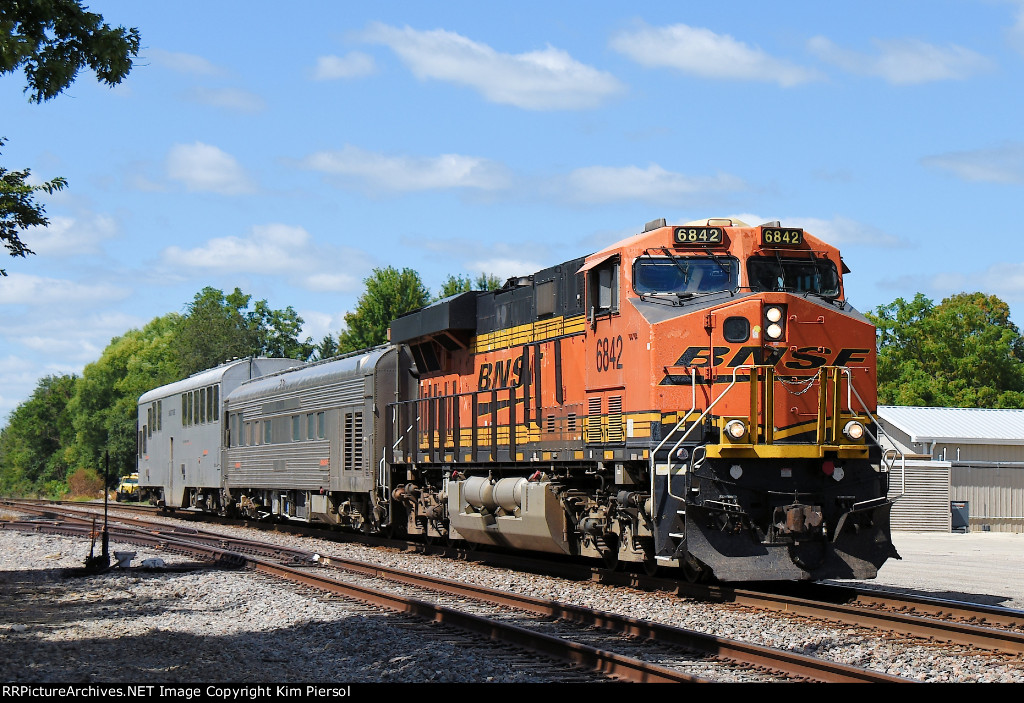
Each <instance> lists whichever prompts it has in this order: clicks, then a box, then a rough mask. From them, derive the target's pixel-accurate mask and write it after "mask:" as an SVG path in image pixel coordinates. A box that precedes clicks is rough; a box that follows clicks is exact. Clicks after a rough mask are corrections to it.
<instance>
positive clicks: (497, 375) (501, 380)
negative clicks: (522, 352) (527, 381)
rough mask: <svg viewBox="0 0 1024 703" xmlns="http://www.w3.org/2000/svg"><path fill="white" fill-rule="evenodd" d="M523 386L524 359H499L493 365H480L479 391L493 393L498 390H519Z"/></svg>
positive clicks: (486, 363)
mask: <svg viewBox="0 0 1024 703" xmlns="http://www.w3.org/2000/svg"><path fill="white" fill-rule="evenodd" d="M521 385H523V357H521V356H517V357H516V358H514V359H498V360H497V361H495V362H494V363H493V364H492V363H491V362H489V361H485V362H484V363H482V364H480V374H479V376H478V377H477V390H481V391H493V390H495V389H498V388H518V387H519V386H521Z"/></svg>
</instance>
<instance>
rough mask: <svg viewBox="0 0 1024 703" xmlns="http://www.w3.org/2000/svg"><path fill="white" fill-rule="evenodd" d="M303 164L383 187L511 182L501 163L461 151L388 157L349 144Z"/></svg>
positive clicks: (489, 186)
mask: <svg viewBox="0 0 1024 703" xmlns="http://www.w3.org/2000/svg"><path fill="white" fill-rule="evenodd" d="M302 163H303V165H304V166H305V167H306V168H309V169H312V170H314V171H321V172H323V173H327V174H331V175H337V176H343V177H345V178H349V179H354V180H355V181H358V182H361V183H363V184H365V185H368V186H370V187H372V188H380V189H384V190H398V191H416V190H438V189H446V188H476V189H480V190H498V189H501V188H505V187H507V186H508V182H509V177H508V174H507V173H506V170H505V168H504V167H503V166H502V165H500V164H498V163H496V162H494V161H490V160H488V159H483V158H480V157H476V156H463V155H461V154H442V155H440V156H435V157H415V156H388V155H384V154H378V153H375V152H372V151H365V150H363V149H359V148H358V147H354V146H350V145H346V146H345V147H344V148H342V149H341V150H339V151H320V152H317V153H315V154H311V155H310V156H307V157H306V158H305V159H304V160H303V162H302Z"/></svg>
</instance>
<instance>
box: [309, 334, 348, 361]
mask: <svg viewBox="0 0 1024 703" xmlns="http://www.w3.org/2000/svg"><path fill="white" fill-rule="evenodd" d="M340 353H341V352H340V351H339V349H338V340H337V339H335V338H334V335H333V334H326V335H324V338H323V339H321V340H320V343H319V344H317V345H316V346H315V347H314V348H313V353H312V354H311V355H310V356H309V359H310V360H311V361H319V360H322V359H330V358H331V357H332V356H336V355H337V354H340Z"/></svg>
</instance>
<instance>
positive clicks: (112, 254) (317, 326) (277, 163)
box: [0, 0, 1024, 418]
mask: <svg viewBox="0 0 1024 703" xmlns="http://www.w3.org/2000/svg"><path fill="white" fill-rule="evenodd" d="M89 5H90V8H91V9H92V10H93V11H95V12H99V13H101V14H102V15H104V17H105V19H106V20H107V21H108V22H110V23H112V24H121V25H127V26H133V27H138V29H139V30H140V32H141V35H142V47H143V48H142V50H141V51H140V55H139V58H138V61H137V64H136V67H135V69H134V70H133V72H132V73H131V75H130V77H129V78H128V79H127V80H126V81H125V82H124V83H123V84H121V85H120V86H117V87H115V88H112V89H111V88H107V87H105V86H102V85H101V84H99V83H98V82H97V81H95V80H94V77H93V76H92V74H90V73H88V72H83V73H82V74H81V75H80V76H79V78H78V80H77V82H76V83H75V84H74V85H73V86H72V87H71V89H70V90H68V91H67V92H66V93H65V94H63V95H62V96H60V97H58V98H57V99H55V100H53V101H50V102H49V103H46V104H43V105H31V104H29V103H28V101H27V97H26V95H25V94H24V93H23V92H22V90H23V88H24V78H23V75H22V74H11V75H7V76H5V77H3V78H0V100H2V105H3V120H2V127H0V136H4V137H6V138H7V139H8V143H7V145H6V146H5V147H4V148H3V153H2V157H0V158H2V163H3V165H4V166H6V167H7V168H11V169H15V168H26V167H27V168H30V169H32V172H33V176H34V177H36V178H37V180H38V181H42V180H47V179H50V178H53V177H54V176H58V175H60V176H64V177H66V178H67V179H68V181H69V188H68V189H67V190H65V191H64V192H62V193H59V194H56V195H54V196H50V197H47V198H46V200H45V202H46V205H47V213H48V215H49V217H50V220H51V224H50V227H49V228H47V229H46V230H45V231H32V232H29V233H28V234H27V235H26V236H25V237H24V240H25V242H26V243H27V244H28V245H29V246H30V247H31V248H32V249H34V250H35V251H36V252H37V255H36V256H32V257H29V258H27V259H11V258H9V257H7V258H5V260H4V261H3V263H2V266H3V268H6V269H7V272H8V274H9V275H8V277H6V278H3V279H0V316H2V317H0V319H2V320H3V325H2V327H0V418H2V417H4V416H6V415H7V413H9V412H10V410H12V409H13V408H14V407H15V406H16V405H17V404H18V403H20V402H22V401H23V400H25V399H26V398H27V397H28V396H29V395H30V394H31V392H32V390H33V389H34V387H35V385H36V382H37V380H38V379H39V378H40V377H42V376H44V375H47V374H53V373H72V372H74V373H80V372H81V370H82V368H83V367H84V366H85V364H87V363H89V362H91V361H94V360H95V359H97V358H98V357H99V355H100V353H101V352H102V350H103V348H104V347H105V346H106V345H107V343H108V342H109V341H110V339H111V338H112V337H115V336H117V335H120V334H122V333H124V332H125V331H127V330H128V329H131V328H137V327H141V326H142V325H144V324H145V323H146V322H148V321H149V320H151V319H152V318H154V317H157V316H160V315H163V314H166V313H168V312H172V311H178V312H180V311H182V310H183V309H184V308H185V306H186V305H187V304H188V302H189V301H191V299H192V297H193V296H194V295H195V293H196V292H198V291H199V290H201V289H202V288H203V287H204V286H208V285H210V286H214V287H217V288H221V289H223V290H225V291H230V290H231V289H232V288H234V287H235V286H238V287H240V288H242V290H244V291H245V292H246V293H250V294H252V295H253V296H254V299H266V300H267V301H268V302H269V303H270V304H271V305H272V306H274V307H279V308H283V307H286V306H288V305H291V306H293V307H294V308H295V309H296V310H297V311H298V312H299V314H300V315H301V316H302V317H303V318H304V319H305V320H306V328H305V334H306V335H308V336H311V337H313V338H314V339H316V340H319V339H320V338H321V337H322V336H323V335H324V334H327V333H328V332H331V333H336V332H337V331H338V330H339V329H341V327H342V324H343V316H344V314H345V312H346V311H349V310H351V309H352V308H353V307H354V304H355V301H356V299H357V298H358V296H359V294H360V292H361V289H362V280H363V279H364V278H365V277H366V276H367V275H369V273H370V272H371V270H372V269H373V268H374V267H378V266H386V265H393V266H396V267H399V268H401V267H411V268H414V269H416V270H417V271H419V272H420V274H421V275H422V277H423V279H424V282H425V283H426V285H427V286H428V287H429V288H431V289H432V290H437V289H438V288H439V287H440V284H441V281H442V280H443V279H444V278H445V277H446V276H447V275H448V274H462V275H475V274H477V273H480V272H488V273H494V274H497V275H499V276H501V277H505V276H509V275H513V274H527V273H532V272H533V271H535V270H537V269H539V268H542V267H544V266H548V265H551V264H554V263H558V262H561V261H564V260H566V259H569V258H572V257H575V256H580V255H583V254H587V253H590V252H591V251H594V250H596V249H598V248H600V247H602V246H604V245H605V244H608V243H611V242H613V241H615V240H617V239H619V238H621V237H623V236H627V235H629V234H633V233H635V232H637V231H640V230H642V228H643V224H644V223H645V222H647V221H648V220H652V219H655V218H658V217H666V218H667V219H668V220H669V221H670V222H684V221H688V220H692V219H697V218H704V217H724V216H737V217H740V218H742V219H744V220H746V221H748V222H749V223H751V224H758V223H760V222H763V221H767V220H775V219H778V220H781V221H782V222H783V224H786V225H791V226H803V227H805V228H806V229H807V230H808V231H810V232H812V233H813V234H816V235H817V236H819V237H822V238H824V239H825V240H827V241H829V242H830V243H832V244H835V245H836V246H838V247H840V249H841V250H842V251H843V256H844V259H845V261H846V262H847V264H848V265H849V266H850V268H851V269H852V271H853V273H852V274H851V275H850V276H849V277H848V278H847V288H846V290H847V294H848V297H849V298H850V300H851V302H852V303H853V304H854V306H855V307H857V308H859V309H861V310H871V309H873V308H874V307H875V306H878V305H882V304H886V303H889V302H891V301H893V300H894V299H895V298H897V297H905V298H907V297H912V296H913V295H914V294H915V293H917V292H922V293H924V294H926V295H928V296H929V297H932V298H933V299H935V300H940V299H941V298H943V297H945V296H947V295H950V294H952V293H956V292H960V291H974V290H981V291H984V292H986V293H990V294H996V295H998V296H1000V297H1001V298H1003V299H1004V300H1006V301H1007V302H1009V303H1010V305H1011V307H1012V309H1013V310H1014V311H1015V313H1016V321H1017V323H1018V324H1021V320H1020V319H1019V318H1020V310H1022V307H1021V306H1022V304H1024V244H1022V243H1021V236H1020V232H1019V227H1020V224H1019V223H1021V222H1022V221H1024V217H1022V215H1024V213H1022V209H1024V202H1022V199H1021V186H1022V184H1024V133H1022V131H1024V127H1022V119H1021V116H1022V115H1024V104H1022V103H1024V100H1022V97H1024V92H1022V88H1021V87H1022V86H1024V2H1021V0H973V1H968V0H961V1H953V0H948V1H943V0H930V1H929V2H923V1H918V2H910V1H905V2H899V1H888V2H871V1H864V0H859V1H857V2H843V1H836V2H829V3H821V2H783V3H763V2H730V3H706V2H700V3H698V2H680V1H677V2H647V3H640V4H635V5H633V6H631V7H630V8H629V9H627V8H626V4H625V3H619V2H570V1H560V2H516V3H508V4H506V5H505V6H504V7H501V6H498V5H497V4H495V3H478V2H443V3H442V2H423V1H421V2H387V3H377V4H376V5H375V6H373V7H371V4H370V3H343V2H302V3H291V4H287V5H282V4H281V3H270V2H265V1H263V0H247V1H246V2H239V1H229V0H217V1H215V2H209V1H207V2H202V3H200V2H194V1H192V0H178V1H177V2H173V3H169V2H159V3H157V2H151V3H138V2H126V1H123V0H121V1H118V0H94V1H93V2H90V3H89Z"/></svg>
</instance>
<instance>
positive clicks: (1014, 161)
mask: <svg viewBox="0 0 1024 703" xmlns="http://www.w3.org/2000/svg"><path fill="white" fill-rule="evenodd" d="M921 164H922V165H923V166H927V167H928V168H938V169H943V170H946V171H950V172H952V173H953V174H955V175H956V176H957V177H959V178H961V179H963V180H965V181H981V182H986V183H1009V184H1017V183H1024V143H1021V142H1006V143H1004V144H1003V145H1001V146H998V147H995V148H993V149H977V150H974V151H955V152H950V153H947V154H937V155H935V156H927V157H925V158H923V159H921Z"/></svg>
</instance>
